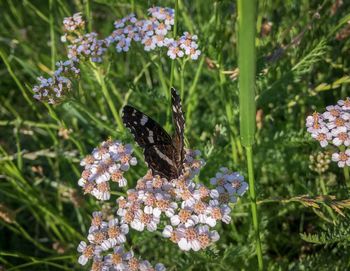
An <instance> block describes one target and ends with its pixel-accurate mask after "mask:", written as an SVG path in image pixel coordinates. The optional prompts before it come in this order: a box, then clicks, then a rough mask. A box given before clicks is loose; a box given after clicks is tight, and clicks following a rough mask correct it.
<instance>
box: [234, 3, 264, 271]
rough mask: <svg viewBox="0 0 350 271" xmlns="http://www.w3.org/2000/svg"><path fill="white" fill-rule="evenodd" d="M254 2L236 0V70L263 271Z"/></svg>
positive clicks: (257, 244)
mask: <svg viewBox="0 0 350 271" xmlns="http://www.w3.org/2000/svg"><path fill="white" fill-rule="evenodd" d="M256 8H257V2H256V1H255V0H239V1H238V68H239V84H238V85H239V112H240V115H239V123H240V135H241V141H242V145H243V146H244V148H245V150H246V157H247V167H248V179H249V195H250V200H251V213H252V222H253V228H254V232H255V242H256V254H257V258H258V266H259V270H263V258H262V250H261V241H260V233H259V217H258V208H257V204H256V193H255V178H254V163H253V145H254V137H255V125H256V121H255V115H256V106H255V74H256V72H255V70H256V64H255V62H256V54H255V36H256Z"/></svg>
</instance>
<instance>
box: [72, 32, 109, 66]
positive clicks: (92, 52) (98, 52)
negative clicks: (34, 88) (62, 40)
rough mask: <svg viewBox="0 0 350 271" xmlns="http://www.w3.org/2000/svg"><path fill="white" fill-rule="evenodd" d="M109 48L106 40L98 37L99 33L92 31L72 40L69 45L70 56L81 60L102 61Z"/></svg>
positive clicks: (75, 59)
mask: <svg viewBox="0 0 350 271" xmlns="http://www.w3.org/2000/svg"><path fill="white" fill-rule="evenodd" d="M106 50H107V48H106V43H105V41H104V40H99V39H98V38H97V33H95V32H91V33H87V34H85V35H82V36H79V37H78V38H76V39H74V40H72V41H71V44H70V45H68V58H69V59H72V60H74V61H79V60H80V59H81V58H85V59H89V58H90V60H91V61H92V62H98V63H99V62H102V56H103V54H104V52H105V51H106Z"/></svg>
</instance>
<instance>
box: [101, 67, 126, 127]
mask: <svg viewBox="0 0 350 271" xmlns="http://www.w3.org/2000/svg"><path fill="white" fill-rule="evenodd" d="M94 73H95V76H96V79H97V81H98V83H99V85H100V86H101V89H102V93H103V95H104V96H105V98H106V101H107V104H108V106H109V109H110V110H111V112H112V115H113V117H114V120H115V122H116V123H117V125H118V128H119V131H123V130H124V125H123V122H122V120H121V118H120V116H119V114H118V111H117V109H116V108H115V106H114V103H113V101H112V97H111V95H110V94H109V91H108V89H107V86H106V82H105V78H104V75H103V74H102V72H101V70H100V69H98V68H96V67H95V68H94Z"/></svg>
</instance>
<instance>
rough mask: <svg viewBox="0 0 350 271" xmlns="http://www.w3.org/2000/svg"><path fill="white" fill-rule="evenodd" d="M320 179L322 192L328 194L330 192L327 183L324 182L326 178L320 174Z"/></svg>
mask: <svg viewBox="0 0 350 271" xmlns="http://www.w3.org/2000/svg"><path fill="white" fill-rule="evenodd" d="M318 179H319V181H320V186H321V190H322V194H323V195H327V194H328V192H327V189H326V185H325V183H324V179H323V178H322V175H321V174H320V175H319V177H318Z"/></svg>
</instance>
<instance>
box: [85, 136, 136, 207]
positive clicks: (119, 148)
mask: <svg viewBox="0 0 350 271" xmlns="http://www.w3.org/2000/svg"><path fill="white" fill-rule="evenodd" d="M132 152H133V150H132V147H131V145H123V144H122V143H120V142H119V141H112V140H107V141H104V142H102V143H101V145H100V146H99V147H98V148H95V149H94V150H93V151H92V153H91V155H88V156H86V157H85V158H84V159H83V160H82V161H81V163H80V165H81V166H84V167H85V168H84V171H83V172H82V174H81V178H80V179H79V181H78V184H79V186H81V187H83V190H84V193H85V194H86V193H89V194H91V195H93V196H94V197H96V198H97V199H99V200H108V199H109V198H110V196H111V194H110V186H109V181H110V180H111V181H112V182H116V183H118V185H119V187H124V186H126V185H127V181H126V179H125V178H124V176H123V174H124V172H126V171H127V170H129V168H130V165H131V166H134V165H136V164H137V160H136V158H135V157H133V156H132Z"/></svg>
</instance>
